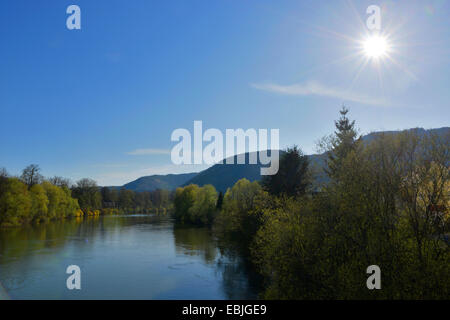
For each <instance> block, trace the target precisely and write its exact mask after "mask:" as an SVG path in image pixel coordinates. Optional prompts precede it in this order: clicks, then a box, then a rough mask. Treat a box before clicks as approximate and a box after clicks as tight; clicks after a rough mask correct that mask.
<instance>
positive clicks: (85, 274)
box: [0, 215, 257, 299]
mask: <svg viewBox="0 0 450 320" xmlns="http://www.w3.org/2000/svg"><path fill="white" fill-rule="evenodd" d="M69 265H77V266H79V267H80V270H81V289H80V290H76V289H75V290H69V289H68V288H67V286H66V280H67V278H68V277H69V276H70V275H69V274H67V273H66V269H67V267H68V266H69ZM252 278H254V275H252V274H251V273H250V272H249V271H248V268H247V267H246V266H245V263H244V262H243V259H242V258H241V257H240V256H239V254H237V253H236V252H235V250H233V249H231V248H228V247H224V246H223V244H221V245H219V244H218V241H217V240H216V239H215V238H214V237H213V236H212V234H211V232H210V230H209V229H208V228H199V227H178V226H175V225H174V222H173V220H172V219H171V218H169V217H165V216H155V215H121V216H101V217H91V218H85V219H80V218H79V219H71V220H63V221H52V222H49V223H45V224H40V225H29V226H24V227H21V228H10V229H0V299H255V298H257V289H256V287H255V285H252V282H254V281H252Z"/></svg>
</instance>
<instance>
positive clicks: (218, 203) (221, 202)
mask: <svg viewBox="0 0 450 320" xmlns="http://www.w3.org/2000/svg"><path fill="white" fill-rule="evenodd" d="M222 205H223V193H222V191H220V192H219V197H218V198H217V204H216V208H217V209H219V210H220V209H222Z"/></svg>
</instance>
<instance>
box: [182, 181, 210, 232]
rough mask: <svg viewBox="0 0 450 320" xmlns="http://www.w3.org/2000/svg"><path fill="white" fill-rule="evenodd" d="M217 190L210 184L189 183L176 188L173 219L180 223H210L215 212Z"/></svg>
mask: <svg viewBox="0 0 450 320" xmlns="http://www.w3.org/2000/svg"><path fill="white" fill-rule="evenodd" d="M216 203H217V191H216V189H215V188H214V187H213V186H212V185H206V186H204V187H201V188H200V187H199V186H197V185H189V186H186V187H184V188H177V190H176V191H175V198H174V206H175V212H174V216H175V219H176V220H177V221H178V222H180V223H192V224H200V225H208V224H211V223H212V221H213V220H214V217H215V213H216Z"/></svg>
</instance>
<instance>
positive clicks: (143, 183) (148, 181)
mask: <svg viewBox="0 0 450 320" xmlns="http://www.w3.org/2000/svg"><path fill="white" fill-rule="evenodd" d="M197 174H198V173H197V172H193V173H183V174H167V175H153V176H146V177H141V178H139V179H137V180H134V181H132V182H129V183H127V184H124V185H123V188H125V189H127V190H133V191H138V192H140V191H154V190H157V189H163V190H175V189H176V188H177V187H179V186H181V185H183V184H184V183H186V182H187V181H189V180H190V179H192V178H193V177H195V176H196V175H197Z"/></svg>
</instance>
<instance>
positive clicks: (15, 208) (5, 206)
mask: <svg viewBox="0 0 450 320" xmlns="http://www.w3.org/2000/svg"><path fill="white" fill-rule="evenodd" d="M30 209H31V197H30V195H29V193H28V189H27V186H26V185H25V184H24V183H23V182H22V181H20V180H19V179H16V178H9V179H8V181H7V186H6V190H5V192H3V194H2V195H1V196H0V224H11V225H18V224H21V223H23V222H24V221H27V220H28V219H29V218H30Z"/></svg>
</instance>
